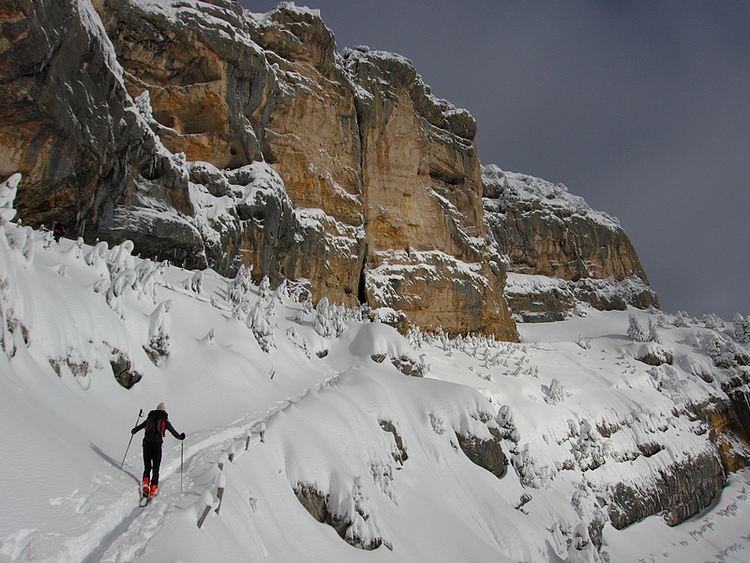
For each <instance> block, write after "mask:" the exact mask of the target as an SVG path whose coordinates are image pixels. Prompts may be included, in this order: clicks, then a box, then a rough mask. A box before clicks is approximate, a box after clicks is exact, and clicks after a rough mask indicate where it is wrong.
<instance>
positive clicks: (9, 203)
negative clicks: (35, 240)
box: [0, 173, 21, 227]
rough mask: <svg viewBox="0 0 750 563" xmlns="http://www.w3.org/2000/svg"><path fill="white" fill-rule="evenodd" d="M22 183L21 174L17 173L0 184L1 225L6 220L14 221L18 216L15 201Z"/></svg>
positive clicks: (0, 225)
mask: <svg viewBox="0 0 750 563" xmlns="http://www.w3.org/2000/svg"><path fill="white" fill-rule="evenodd" d="M20 183H21V175H20V174H18V173H16V174H13V175H12V176H10V177H9V178H8V179H6V180H5V181H4V182H3V183H1V184H0V227H2V226H3V225H4V224H5V223H6V222H9V221H12V220H13V218H14V217H15V216H16V209H15V208H14V207H13V203H14V201H15V199H16V193H17V192H18V184H20Z"/></svg>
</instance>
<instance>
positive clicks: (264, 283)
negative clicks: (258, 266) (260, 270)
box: [258, 276, 271, 300]
mask: <svg viewBox="0 0 750 563" xmlns="http://www.w3.org/2000/svg"><path fill="white" fill-rule="evenodd" d="M258 293H259V294H260V297H261V299H264V300H265V299H268V298H269V297H270V296H271V280H269V279H268V276H263V279H262V280H260V286H258Z"/></svg>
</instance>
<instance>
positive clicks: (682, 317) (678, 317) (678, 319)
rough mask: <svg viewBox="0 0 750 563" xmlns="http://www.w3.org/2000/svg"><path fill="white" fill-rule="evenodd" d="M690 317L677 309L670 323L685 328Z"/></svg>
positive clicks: (688, 323) (689, 322)
mask: <svg viewBox="0 0 750 563" xmlns="http://www.w3.org/2000/svg"><path fill="white" fill-rule="evenodd" d="M691 321H692V319H691V318H690V315H688V314H687V313H686V312H685V311H677V313H676V314H675V316H674V320H673V321H672V325H674V326H675V327H677V328H685V327H687V326H689V325H690V324H691Z"/></svg>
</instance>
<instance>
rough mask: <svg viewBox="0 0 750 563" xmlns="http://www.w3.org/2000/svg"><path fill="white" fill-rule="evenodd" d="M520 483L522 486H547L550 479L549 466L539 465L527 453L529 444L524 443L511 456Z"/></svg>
mask: <svg viewBox="0 0 750 563" xmlns="http://www.w3.org/2000/svg"><path fill="white" fill-rule="evenodd" d="M511 464H512V465H513V467H514V469H515V470H516V473H517V474H518V478H519V480H520V481H521V484H522V485H523V486H524V487H531V488H533V489H539V488H542V487H548V486H549V484H550V481H551V475H550V472H549V468H547V467H540V466H539V464H538V463H537V461H536V460H535V459H534V458H533V457H531V454H529V444H524V445H523V447H522V448H521V450H520V451H519V452H518V453H517V454H515V455H514V456H513V457H512V458H511Z"/></svg>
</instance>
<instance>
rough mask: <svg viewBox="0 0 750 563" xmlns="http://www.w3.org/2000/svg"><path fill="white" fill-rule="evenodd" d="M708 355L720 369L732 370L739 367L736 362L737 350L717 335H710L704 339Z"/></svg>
mask: <svg viewBox="0 0 750 563" xmlns="http://www.w3.org/2000/svg"><path fill="white" fill-rule="evenodd" d="M704 346H705V350H706V355H707V356H708V357H709V358H711V359H712V360H713V362H714V365H716V366H717V367H720V368H730V367H734V366H736V365H737V362H736V360H735V352H736V349H735V347H734V346H732V344H731V343H730V342H729V341H727V340H725V339H724V337H722V336H719V335H718V334H717V333H715V332H714V333H710V334H709V335H708V336H706V338H705V339H704Z"/></svg>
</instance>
